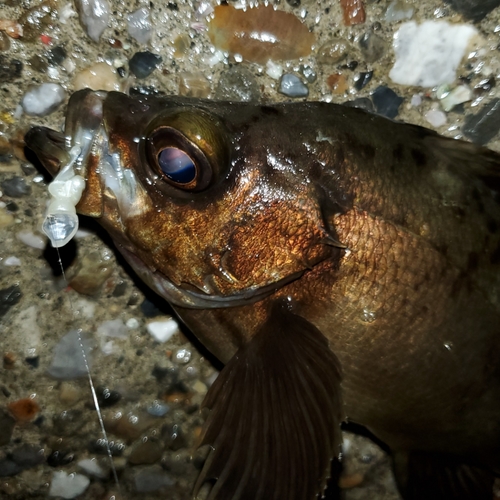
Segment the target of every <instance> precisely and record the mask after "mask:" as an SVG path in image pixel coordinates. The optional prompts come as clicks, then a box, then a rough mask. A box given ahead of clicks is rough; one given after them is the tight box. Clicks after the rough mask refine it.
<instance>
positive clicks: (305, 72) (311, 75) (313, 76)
mask: <svg viewBox="0 0 500 500" xmlns="http://www.w3.org/2000/svg"><path fill="white" fill-rule="evenodd" d="M299 71H300V74H301V75H302V76H303V77H304V78H305V79H306V80H307V82H308V83H314V82H315V81H316V80H317V78H318V74H317V73H316V71H315V70H314V68H312V67H311V66H309V65H308V64H301V65H300V66H299Z"/></svg>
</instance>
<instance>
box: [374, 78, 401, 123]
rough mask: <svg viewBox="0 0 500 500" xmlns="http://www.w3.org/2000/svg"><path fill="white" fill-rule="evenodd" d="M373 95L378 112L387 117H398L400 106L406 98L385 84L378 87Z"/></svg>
mask: <svg viewBox="0 0 500 500" xmlns="http://www.w3.org/2000/svg"><path fill="white" fill-rule="evenodd" d="M371 97H372V101H373V104H374V106H375V110H376V112H377V113H378V114H379V115H382V116H386V117H387V118H396V116H397V115H398V113H399V107H400V106H401V104H402V102H403V100H404V99H403V98H402V97H400V96H398V95H397V94H396V92H394V90H392V89H390V88H389V87H385V86H384V85H381V86H380V87H377V89H376V90H375V92H373V94H372V96H371Z"/></svg>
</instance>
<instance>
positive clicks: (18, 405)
mask: <svg viewBox="0 0 500 500" xmlns="http://www.w3.org/2000/svg"><path fill="white" fill-rule="evenodd" d="M7 408H8V410H9V411H10V413H11V415H12V416H13V417H14V419H15V420H16V421H17V422H31V421H32V420H34V419H35V417H36V416H37V415H38V412H39V411H40V406H39V405H38V403H37V402H36V401H35V400H34V399H32V398H22V399H18V400H16V401H11V402H10V403H9V404H8V405H7Z"/></svg>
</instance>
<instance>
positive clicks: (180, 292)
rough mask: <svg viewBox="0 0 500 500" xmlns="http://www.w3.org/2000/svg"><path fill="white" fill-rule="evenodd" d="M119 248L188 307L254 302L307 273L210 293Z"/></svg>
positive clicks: (152, 282)
mask: <svg viewBox="0 0 500 500" xmlns="http://www.w3.org/2000/svg"><path fill="white" fill-rule="evenodd" d="M117 247H118V250H119V251H120V253H121V254H122V255H123V257H124V258H125V260H126V261H127V262H128V263H129V264H130V266H131V267H132V268H133V269H134V271H135V272H136V273H137V274H138V275H139V277H140V278H141V279H142V280H143V281H144V282H145V283H147V284H148V285H149V286H150V288H152V289H153V290H154V291H155V292H156V293H157V294H158V295H160V296H161V297H163V298H164V299H165V300H167V301H168V302H170V303H171V304H173V305H175V306H179V307H185V308H188V309H215V308H223V307H224V308H225V307H237V306H243V305H249V304H253V303H254V302H258V301H260V300H262V299H264V298H266V297H268V296H269V295H272V294H273V293H274V292H276V291H277V290H278V289H280V288H281V287H283V286H284V285H286V284H288V283H290V282H292V281H294V280H296V279H298V278H300V276H302V274H303V271H301V272H298V273H294V274H291V275H290V276H287V277H286V278H283V279H281V280H279V281H276V282H275V283H272V284H270V285H266V286H262V287H258V288H247V289H245V290H242V291H240V292H237V293H235V294H233V295H227V296H223V295H208V294H204V293H203V292H201V291H200V292H195V291H193V290H188V289H185V288H182V287H179V286H177V285H175V284H174V283H173V282H172V281H171V280H170V279H169V278H168V277H167V276H165V275H164V274H163V273H162V272H161V271H158V270H156V271H151V269H149V268H148V267H147V266H146V265H145V264H144V262H143V261H142V260H141V259H140V258H139V257H137V256H136V255H135V254H134V253H133V252H132V251H131V250H128V249H127V248H125V247H124V246H122V245H117Z"/></svg>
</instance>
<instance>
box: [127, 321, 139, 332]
mask: <svg viewBox="0 0 500 500" xmlns="http://www.w3.org/2000/svg"><path fill="white" fill-rule="evenodd" d="M139 324H140V323H139V320H138V319H136V318H130V319H128V320H127V322H126V323H125V325H126V326H127V328H129V329H130V330H135V329H137V328H139Z"/></svg>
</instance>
